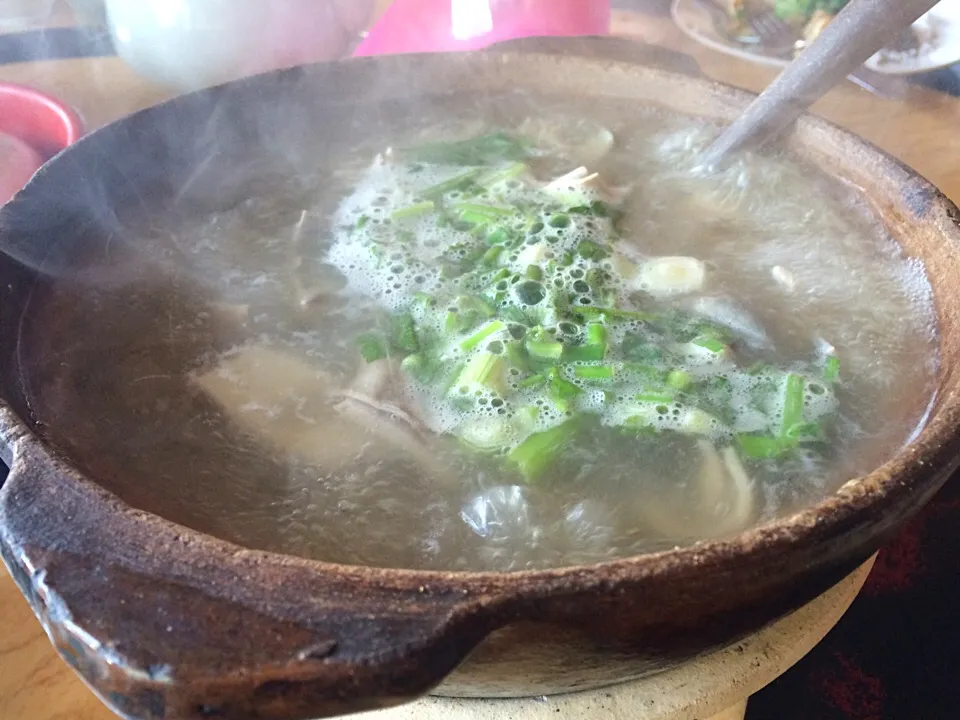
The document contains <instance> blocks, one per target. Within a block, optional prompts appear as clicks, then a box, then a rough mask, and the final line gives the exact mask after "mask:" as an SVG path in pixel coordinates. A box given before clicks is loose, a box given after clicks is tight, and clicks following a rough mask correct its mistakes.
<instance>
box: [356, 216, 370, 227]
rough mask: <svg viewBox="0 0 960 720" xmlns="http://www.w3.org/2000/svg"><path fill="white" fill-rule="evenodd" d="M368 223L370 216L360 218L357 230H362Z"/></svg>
mask: <svg viewBox="0 0 960 720" xmlns="http://www.w3.org/2000/svg"><path fill="white" fill-rule="evenodd" d="M368 222H370V216H369V215H361V216H360V217H359V218H357V230H362V229H363V228H364V226H365V225H366V224H367V223H368Z"/></svg>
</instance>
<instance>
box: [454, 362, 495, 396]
mask: <svg viewBox="0 0 960 720" xmlns="http://www.w3.org/2000/svg"><path fill="white" fill-rule="evenodd" d="M474 384H476V385H483V386H484V387H488V388H490V389H491V390H493V391H495V392H497V393H499V394H503V389H504V388H503V358H501V357H500V356H499V355H494V354H493V353H489V352H482V353H478V354H477V355H476V356H474V357H473V358H472V359H471V360H470V361H469V362H468V363H467V366H466V367H465V368H464V369H463V372H462V373H461V374H460V380H459V381H458V382H457V385H458V386H461V387H462V386H466V387H470V386H472V385H474Z"/></svg>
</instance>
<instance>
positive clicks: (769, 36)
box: [750, 10, 797, 55]
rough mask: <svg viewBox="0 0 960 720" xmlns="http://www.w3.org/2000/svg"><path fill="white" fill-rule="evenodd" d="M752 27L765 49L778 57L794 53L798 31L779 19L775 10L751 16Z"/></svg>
mask: <svg viewBox="0 0 960 720" xmlns="http://www.w3.org/2000/svg"><path fill="white" fill-rule="evenodd" d="M750 27H751V28H753V31H754V32H755V33H756V34H757V38H758V39H759V40H760V44H761V45H763V47H764V48H766V49H768V50H770V51H772V52H775V53H777V54H778V55H780V54H784V53H790V52H792V51H793V49H794V47H795V45H796V41H797V37H796V34H797V31H796V30H795V29H794V28H793V27H791V26H790V25H788V24H787V23H785V22H784V21H783V20H781V19H780V18H779V17H777V14H776V13H775V12H774V11H773V10H763V11H761V12H758V13H752V14H751V15H750Z"/></svg>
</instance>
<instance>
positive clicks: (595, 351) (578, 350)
mask: <svg viewBox="0 0 960 720" xmlns="http://www.w3.org/2000/svg"><path fill="white" fill-rule="evenodd" d="M606 351H607V348H606V346H605V345H568V346H566V347H564V348H563V360H564V362H599V361H600V360H603V358H604V355H606Z"/></svg>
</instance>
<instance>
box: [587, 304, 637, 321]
mask: <svg viewBox="0 0 960 720" xmlns="http://www.w3.org/2000/svg"><path fill="white" fill-rule="evenodd" d="M574 312H576V313H577V314H579V315H592V316H603V315H606V316H607V317H610V318H613V319H616V320H652V319H653V318H654V317H656V316H655V315H652V314H650V313H645V312H639V311H636V310H618V309H617V308H607V307H596V306H594V305H578V306H577V307H576V309H575V310H574Z"/></svg>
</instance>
